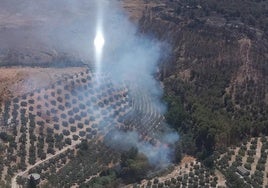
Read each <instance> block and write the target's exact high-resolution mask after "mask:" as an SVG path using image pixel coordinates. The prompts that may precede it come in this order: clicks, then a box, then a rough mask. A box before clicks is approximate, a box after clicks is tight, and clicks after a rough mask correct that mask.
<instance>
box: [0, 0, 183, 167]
mask: <svg viewBox="0 0 268 188" xmlns="http://www.w3.org/2000/svg"><path fill="white" fill-rule="evenodd" d="M0 19H1V20H0V21H1V25H0V49H1V50H2V51H5V50H9V49H16V50H18V51H20V52H21V53H26V54H27V53H30V52H31V53H32V52H36V54H35V55H34V56H33V57H32V58H36V56H39V55H40V54H41V53H43V54H44V53H45V54H48V55H51V54H53V55H55V54H56V55H57V54H66V55H68V56H73V57H76V58H80V59H82V60H83V61H86V62H90V63H91V64H93V65H94V61H95V60H94V45H93V41H94V37H95V35H96V27H100V26H101V29H102V31H103V35H104V38H105V46H104V49H103V57H102V62H101V63H102V71H103V72H108V73H109V75H110V76H111V79H112V80H113V82H115V83H119V84H120V83H121V82H122V81H124V82H126V83H127V84H129V87H130V93H131V95H132V97H134V100H137V99H135V97H139V93H142V94H144V95H146V96H148V98H149V101H150V103H151V104H152V106H153V108H155V110H156V111H157V112H158V113H164V112H165V105H164V104H163V103H162V102H161V96H162V88H161V87H160V83H159V82H158V81H156V80H155V78H154V74H155V73H156V71H157V65H158V61H159V58H161V55H163V54H164V53H166V51H164V49H163V44H162V43H160V42H157V41H155V40H152V39H151V38H149V37H148V36H141V35H139V34H138V32H137V27H136V26H135V25H133V24H132V23H131V22H130V21H129V20H128V19H127V16H126V15H125V14H124V13H123V11H122V10H121V8H120V6H118V2H117V1H116V0H109V1H108V0H77V1H74V0H1V2H0ZM0 53H1V51H0ZM53 55H52V56H53ZM40 56H41V55H40ZM29 58H31V57H29ZM0 61H1V59H0ZM0 63H1V62H0ZM113 133H114V135H113V136H112V137H111V140H110V141H113V142H114V143H117V142H118V141H122V140H126V145H129V146H135V147H137V148H138V149H139V151H140V152H143V153H144V154H145V155H147V157H148V158H149V159H150V162H151V163H152V164H167V163H169V162H170V160H171V158H170V156H171V155H172V152H173V150H172V149H170V147H169V146H170V145H172V144H174V143H175V142H176V141H177V140H178V135H176V134H174V133H171V132H170V131H168V128H167V130H165V129H163V130H162V133H161V135H157V136H156V138H157V139H158V140H159V141H160V142H159V144H158V145H156V146H155V145H152V144H151V143H149V142H146V141H142V140H140V138H139V136H138V133H137V131H132V132H122V131H114V132H113Z"/></svg>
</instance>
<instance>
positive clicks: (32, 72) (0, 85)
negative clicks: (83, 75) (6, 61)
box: [0, 67, 85, 101]
mask: <svg viewBox="0 0 268 188" xmlns="http://www.w3.org/2000/svg"><path fill="white" fill-rule="evenodd" d="M84 69H85V68H83V67H70V68H30V67H23V68H22V67H12V68H0V101H3V100H7V99H10V98H11V97H13V96H21V95H23V94H26V93H30V92H32V91H34V90H36V89H39V88H44V87H47V86H49V85H51V84H52V83H53V82H55V80H58V79H60V78H61V77H63V76H64V75H72V74H74V73H77V72H82V71H83V70H84Z"/></svg>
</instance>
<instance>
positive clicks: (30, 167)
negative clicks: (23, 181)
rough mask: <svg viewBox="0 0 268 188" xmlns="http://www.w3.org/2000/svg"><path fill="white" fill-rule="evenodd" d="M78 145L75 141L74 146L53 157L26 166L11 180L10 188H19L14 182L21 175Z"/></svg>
mask: <svg viewBox="0 0 268 188" xmlns="http://www.w3.org/2000/svg"><path fill="white" fill-rule="evenodd" d="M79 143H80V141H76V142H74V144H72V145H70V146H67V147H66V148H64V149H62V150H60V151H58V152H56V153H55V154H54V155H50V156H48V157H47V158H46V159H44V160H40V161H38V162H37V163H35V164H34V165H31V166H28V167H27V169H26V170H25V171H23V172H19V173H17V174H16V175H15V176H14V177H13V178H12V179H11V188H20V186H19V185H18V184H17V181H16V180H17V177H18V176H23V175H25V174H26V173H28V172H29V170H31V169H32V168H34V167H36V166H38V165H40V164H42V163H44V162H46V161H48V160H50V159H52V158H54V157H56V156H57V155H59V154H61V153H63V152H65V151H67V150H68V149H74V148H75V146H76V145H78V144H79Z"/></svg>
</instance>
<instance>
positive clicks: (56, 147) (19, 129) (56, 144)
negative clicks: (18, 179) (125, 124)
mask: <svg viewBox="0 0 268 188" xmlns="http://www.w3.org/2000/svg"><path fill="white" fill-rule="evenodd" d="M96 77H98V80H99V81H100V82H98V83H96ZM128 101H129V96H128V90H127V88H126V87H124V86H120V87H115V86H114V85H113V83H112V82H111V80H109V78H108V77H107V76H105V75H95V74H94V73H92V72H91V70H90V69H87V70H85V71H84V72H79V73H76V74H74V75H72V76H67V77H63V78H61V79H59V80H57V81H56V82H55V83H53V84H52V85H50V86H48V87H45V88H41V89H37V90H35V91H34V92H31V93H27V94H24V95H22V96H19V97H14V98H12V100H10V101H6V102H5V103H3V104H2V106H1V108H0V109H1V110H0V111H1V115H0V122H1V126H0V127H1V140H3V142H2V143H1V164H0V172H1V179H2V180H3V181H4V182H6V183H8V184H9V183H10V182H11V177H12V176H13V175H14V174H15V173H17V172H21V171H25V170H26V169H27V167H29V166H31V165H34V164H35V163H37V162H38V161H40V160H45V159H46V158H47V157H48V156H49V155H56V154H57V153H59V152H60V151H61V150H63V149H64V148H65V147H67V146H68V145H72V144H73V143H77V141H78V140H80V139H88V140H92V139H100V138H101V135H105V134H106V133H107V132H108V131H109V130H111V129H113V128H114V127H115V126H116V125H117V124H119V123H118V119H120V118H121V117H123V116H124V115H125V114H127V113H128V112H129V111H130V104H129V102H128Z"/></svg>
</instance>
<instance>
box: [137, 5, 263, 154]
mask: <svg viewBox="0 0 268 188" xmlns="http://www.w3.org/2000/svg"><path fill="white" fill-rule="evenodd" d="M148 2H150V1H146V3H148ZM154 2H155V3H156V5H154V6H151V7H150V6H147V8H146V10H145V11H144V15H143V17H142V18H141V20H140V22H139V24H140V31H141V32H142V33H146V34H147V35H150V36H154V37H157V38H158V39H159V40H161V41H166V42H167V43H168V44H170V50H169V51H170V52H169V53H168V55H166V56H165V57H166V58H164V59H163V60H162V61H163V62H162V64H161V80H162V81H163V83H164V86H165V92H166V95H167V96H166V97H167V101H168V104H169V112H168V113H167V119H168V120H169V122H170V123H171V124H172V125H173V126H174V127H176V128H177V129H178V130H180V132H182V133H185V134H189V133H191V137H192V138H193V141H194V142H195V143H196V147H197V148H196V149H194V151H195V152H196V151H201V153H200V155H206V154H204V153H206V152H208V153H209V152H210V151H212V150H213V149H214V148H215V146H221V145H223V146H226V145H229V144H232V143H235V141H238V140H240V139H243V138H245V137H247V136H250V135H253V136H257V135H259V134H265V135H267V134H268V129H267V125H268V119H267V117H268V116H267V114H268V110H267V109H268V87H267V85H268V63H267V62H268V61H267V59H268V53H267V51H268V41H267V36H268V33H267V18H266V17H265V15H266V14H267V7H268V3H267V2H266V1H250V0H248V1H243V2H242V1H235V2H234V1H224V2H221V3H216V1H213V0H211V1H202V0H200V1H154ZM241 5H242V6H241ZM167 52H168V50H167ZM174 101H175V102H174ZM176 108H177V109H176ZM178 109H180V110H179V111H178ZM204 148H205V149H206V150H207V151H206V152H204ZM189 152H190V151H189Z"/></svg>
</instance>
